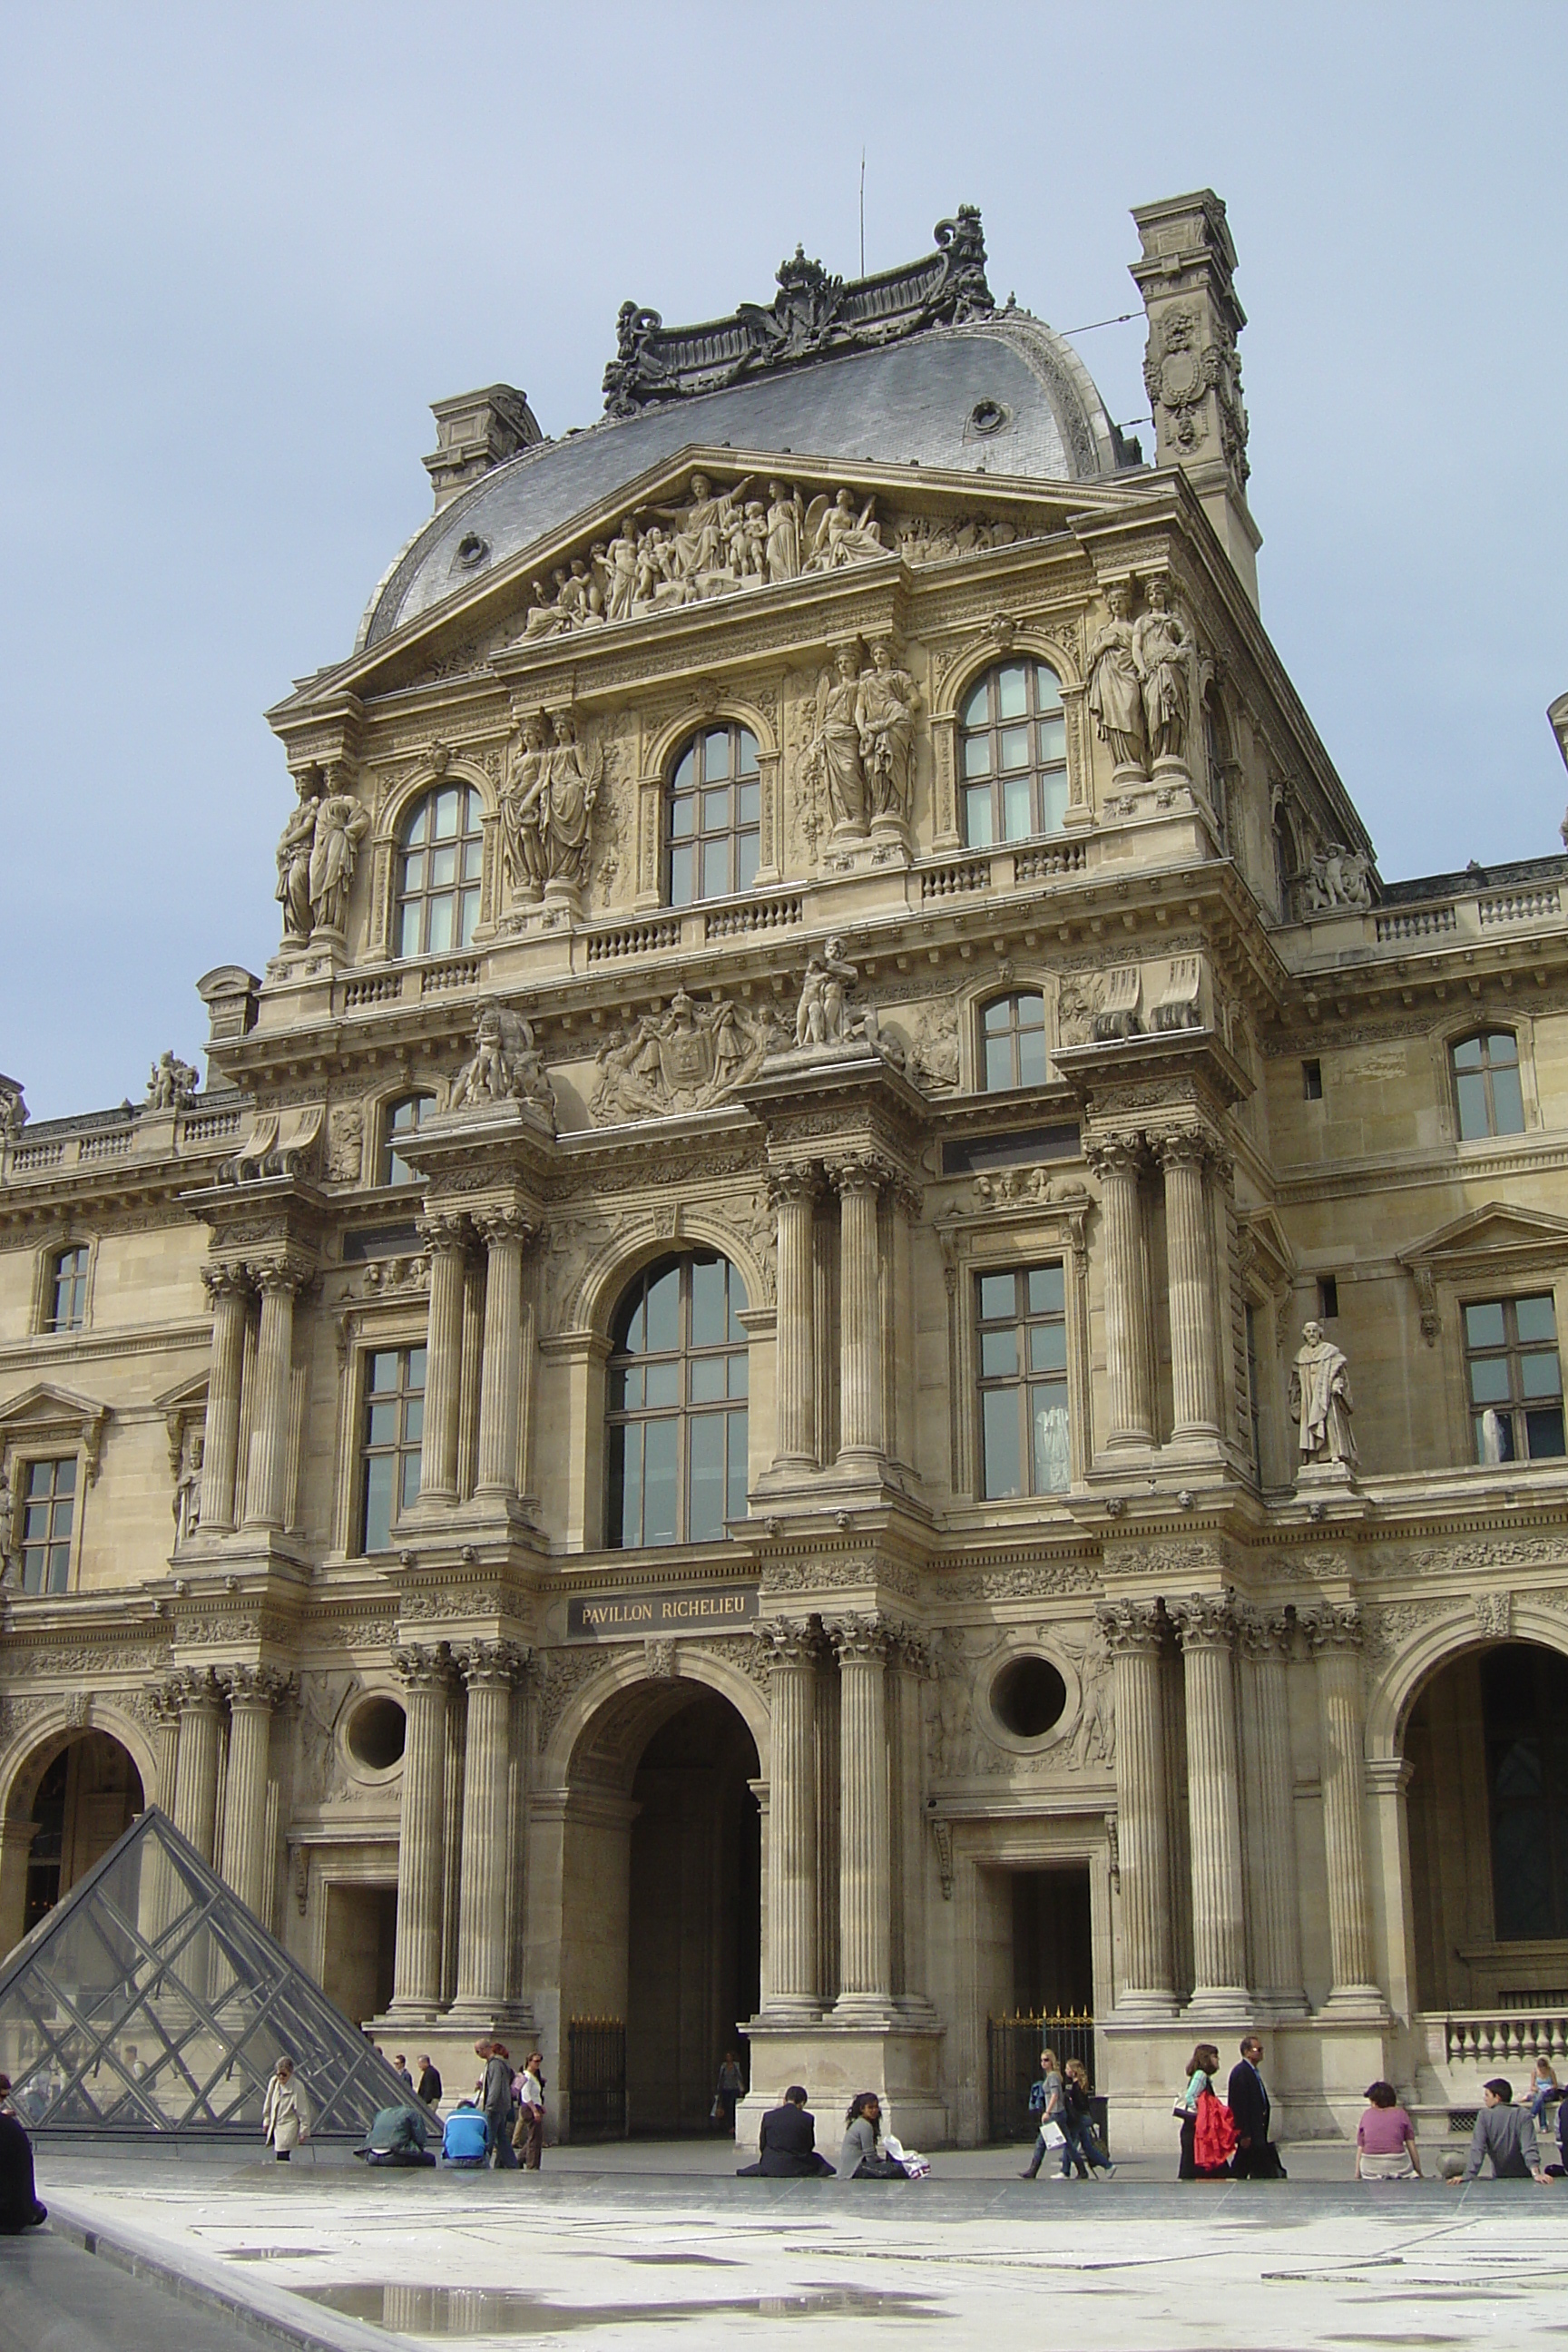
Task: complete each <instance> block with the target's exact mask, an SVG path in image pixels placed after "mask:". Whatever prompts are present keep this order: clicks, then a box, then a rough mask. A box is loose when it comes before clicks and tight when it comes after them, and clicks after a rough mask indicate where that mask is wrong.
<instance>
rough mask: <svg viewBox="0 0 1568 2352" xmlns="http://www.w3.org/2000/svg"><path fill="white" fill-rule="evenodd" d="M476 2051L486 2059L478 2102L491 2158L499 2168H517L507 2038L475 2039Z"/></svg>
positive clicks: (480, 2079)
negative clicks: (513, 2143)
mask: <svg viewBox="0 0 1568 2352" xmlns="http://www.w3.org/2000/svg"><path fill="white" fill-rule="evenodd" d="M474 2055H475V2057H476V2058H482V2059H483V2060H484V2066H485V2071H484V2073H483V2074H482V2075H481V2076H480V2078H479V2106H480V2108H481V2110H482V2112H483V2115H484V2118H485V2125H486V2127H487V2129H488V2130H489V2158H490V2162H491V2164H492V2165H493V2166H494V2168H495V2169H496V2170H497V2171H498V2172H515V2171H516V2170H517V2158H516V2156H515V2155H514V2154H513V2152H512V2145H511V2110H512V2097H511V2058H510V2053H509V2052H508V2050H507V2046H506V2044H505V2042H475V2044H474Z"/></svg>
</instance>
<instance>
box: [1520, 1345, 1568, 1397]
mask: <svg viewBox="0 0 1568 2352" xmlns="http://www.w3.org/2000/svg"><path fill="white" fill-rule="evenodd" d="M1519 1370H1520V1386H1521V1389H1522V1390H1523V1391H1524V1393H1525V1395H1526V1396H1527V1397H1552V1396H1560V1395H1561V1394H1562V1392H1563V1375H1562V1373H1561V1372H1560V1371H1559V1370H1558V1369H1557V1351H1556V1349H1552V1353H1551V1354H1550V1355H1549V1356H1521V1358H1520V1360H1519Z"/></svg>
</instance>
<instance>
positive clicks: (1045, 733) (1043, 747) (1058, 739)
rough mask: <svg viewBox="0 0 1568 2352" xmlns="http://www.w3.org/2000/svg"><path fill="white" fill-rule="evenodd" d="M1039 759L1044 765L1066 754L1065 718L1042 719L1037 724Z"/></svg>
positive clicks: (1066, 733)
mask: <svg viewBox="0 0 1568 2352" xmlns="http://www.w3.org/2000/svg"><path fill="white" fill-rule="evenodd" d="M1039 738H1040V760H1041V763H1042V765H1043V766H1045V767H1047V768H1048V767H1049V766H1050V765H1051V764H1052V762H1053V761H1057V760H1065V759H1066V758H1067V755H1068V723H1067V720H1066V719H1041V721H1040V725H1039Z"/></svg>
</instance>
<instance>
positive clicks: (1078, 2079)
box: [1062, 2058, 1116, 2180]
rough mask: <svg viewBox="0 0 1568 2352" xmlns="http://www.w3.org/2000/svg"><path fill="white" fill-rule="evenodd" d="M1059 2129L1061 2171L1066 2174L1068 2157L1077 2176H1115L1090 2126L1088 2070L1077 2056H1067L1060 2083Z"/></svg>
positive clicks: (1092, 2117) (1092, 2114)
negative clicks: (1064, 2136) (1062, 2144)
mask: <svg viewBox="0 0 1568 2352" xmlns="http://www.w3.org/2000/svg"><path fill="white" fill-rule="evenodd" d="M1062 2129H1063V2131H1064V2132H1065V2133H1066V2134H1067V2144H1066V2146H1065V2147H1063V2149H1062V2174H1063V2177H1064V2178H1065V2177H1066V2174H1067V2168H1068V2158H1069V2157H1070V2158H1072V2161H1073V2163H1074V2164H1075V2165H1076V2166H1077V2168H1078V2177H1079V2179H1080V2180H1086V2179H1088V2178H1089V2175H1090V2174H1091V2173H1094V2172H1103V2173H1104V2175H1105V2177H1106V2179H1107V2180H1114V2179H1115V2178H1116V2167H1115V2166H1114V2165H1113V2164H1112V2162H1111V2161H1110V2157H1109V2156H1108V2155H1107V2154H1106V2152H1105V2150H1104V2148H1102V2147H1101V2146H1100V2140H1099V2138H1098V2137H1097V2135H1096V2133H1095V2128H1094V2109H1093V2108H1092V2107H1091V2106H1090V2105H1089V2070H1088V2068H1087V2067H1086V2066H1085V2065H1084V2063H1083V2061H1082V2059H1081V2058H1069V2059H1068V2063H1067V2069H1066V2078H1065V2080H1064V2082H1063V2084H1062Z"/></svg>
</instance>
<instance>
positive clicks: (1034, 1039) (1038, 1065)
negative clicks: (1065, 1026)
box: [1018, 1029, 1047, 1087]
mask: <svg viewBox="0 0 1568 2352" xmlns="http://www.w3.org/2000/svg"><path fill="white" fill-rule="evenodd" d="M1046 1078H1047V1069H1046V1038H1045V1032H1044V1030H1041V1029H1026V1030H1025V1031H1024V1032H1023V1033H1022V1034H1021V1035H1020V1036H1019V1039H1018V1084H1019V1085H1020V1086H1021V1087H1043V1086H1044V1085H1045V1083H1046Z"/></svg>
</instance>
